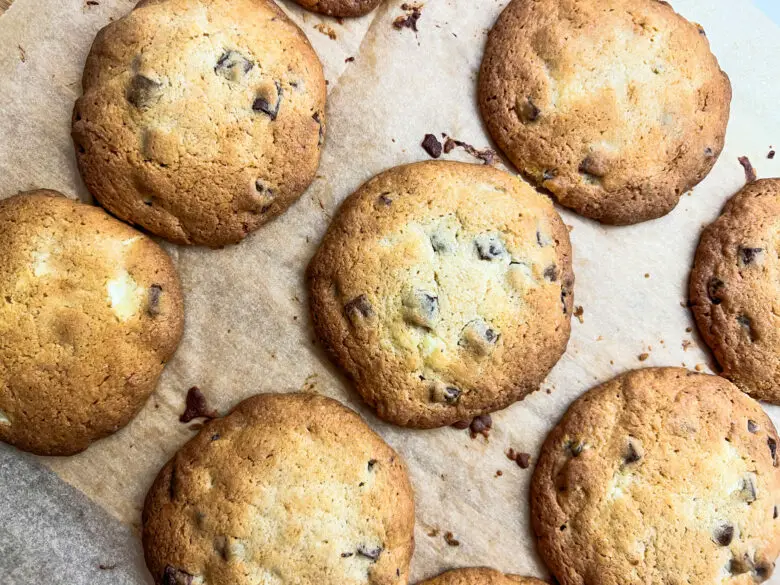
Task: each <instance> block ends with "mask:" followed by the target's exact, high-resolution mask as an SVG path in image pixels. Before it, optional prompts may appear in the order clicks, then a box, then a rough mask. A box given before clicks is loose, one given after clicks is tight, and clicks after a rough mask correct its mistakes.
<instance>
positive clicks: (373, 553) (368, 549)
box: [357, 544, 384, 561]
mask: <svg viewBox="0 0 780 585" xmlns="http://www.w3.org/2000/svg"><path fill="white" fill-rule="evenodd" d="M383 550H384V549H383V548H382V547H381V546H376V547H372V546H369V545H366V544H361V545H360V546H359V547H357V554H359V555H360V556H361V557H365V558H367V559H370V560H372V561H376V560H378V559H379V555H381V554H382V551H383Z"/></svg>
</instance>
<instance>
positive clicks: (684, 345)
mask: <svg viewBox="0 0 780 585" xmlns="http://www.w3.org/2000/svg"><path fill="white" fill-rule="evenodd" d="M692 345H693V343H692V342H691V340H690V339H683V342H682V348H683V351H688V348H689V347H691V346H692Z"/></svg>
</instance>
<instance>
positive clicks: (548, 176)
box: [542, 170, 558, 181]
mask: <svg viewBox="0 0 780 585" xmlns="http://www.w3.org/2000/svg"><path fill="white" fill-rule="evenodd" d="M557 176H558V171H556V170H546V171H544V172H543V173H542V180H543V181H552V180H553V179H554V178H555V177H557Z"/></svg>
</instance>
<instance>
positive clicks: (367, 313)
mask: <svg viewBox="0 0 780 585" xmlns="http://www.w3.org/2000/svg"><path fill="white" fill-rule="evenodd" d="M344 313H345V314H346V315H347V318H348V319H349V320H350V321H351V322H352V324H353V325H359V324H360V323H362V321H363V320H365V319H370V318H371V317H373V316H374V309H373V308H372V307H371V303H370V302H369V301H368V297H367V296H366V295H360V296H357V297H355V298H354V299H352V300H351V301H349V302H348V303H347V304H346V305H344Z"/></svg>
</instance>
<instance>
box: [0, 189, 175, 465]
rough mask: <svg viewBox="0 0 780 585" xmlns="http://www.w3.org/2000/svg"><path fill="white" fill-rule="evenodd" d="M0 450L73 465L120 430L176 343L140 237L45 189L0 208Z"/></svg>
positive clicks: (171, 277)
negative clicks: (1, 446)
mask: <svg viewBox="0 0 780 585" xmlns="http://www.w3.org/2000/svg"><path fill="white" fill-rule="evenodd" d="M0 257H2V259H3V261H2V262H0V440H2V441H5V442H7V443H11V444H12V445H15V446H17V447H19V448H20V449H23V450H25V451H32V452H33V453H37V454H39V455H70V454H73V453H77V452H79V451H83V450H84V449H86V448H87V447H88V446H89V444H90V443H91V442H93V441H95V440H97V439H100V438H101V437H105V436H106V435H109V434H111V433H113V432H115V431H117V430H118V429H120V428H122V427H123V426H125V425H126V424H127V423H128V422H129V421H130V419H132V418H133V416H135V414H136V412H138V410H140V408H141V407H142V406H143V404H144V402H146V399H147V397H148V396H149V394H151V392H152V391H153V390H154V387H155V385H156V383H157V378H158V377H159V375H160V373H161V372H162V369H163V366H164V364H165V362H166V361H167V360H168V359H169V358H170V357H171V356H172V355H173V352H174V351H175V349H176V346H177V345H178V343H179V339H180V338H181V335H182V328H183V323H184V313H183V306H182V293H181V287H180V285H179V279H178V276H177V275H176V271H175V269H174V267H173V264H172V263H171V260H170V258H168V255H167V254H166V253H165V252H164V251H163V250H162V249H161V248H160V247H159V246H158V245H157V244H156V243H154V241H152V240H151V239H150V238H148V237H147V236H145V235H143V234H141V233H140V232H138V231H136V230H134V229H132V228H131V227H129V226H127V225H125V224H123V223H122V222H120V221H117V220H116V219H114V218H113V217H111V216H110V215H108V214H107V213H106V212H105V211H103V210H102V209H100V208H99V207H94V206H91V205H85V204H83V203H79V202H78V201H72V200H70V199H67V198H66V197H64V196H62V195H61V194H59V193H56V192H54V191H43V190H42V191H31V192H28V193H23V194H20V195H17V196H15V197H11V198H9V199H5V200H3V201H0Z"/></svg>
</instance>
